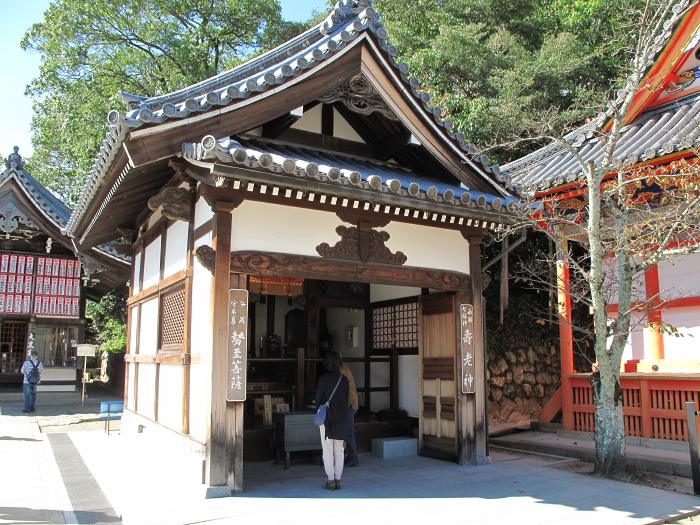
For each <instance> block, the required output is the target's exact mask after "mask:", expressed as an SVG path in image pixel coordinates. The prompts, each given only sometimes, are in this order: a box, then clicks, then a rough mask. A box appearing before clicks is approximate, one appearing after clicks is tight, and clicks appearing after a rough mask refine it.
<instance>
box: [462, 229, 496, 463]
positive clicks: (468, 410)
mask: <svg viewBox="0 0 700 525" xmlns="http://www.w3.org/2000/svg"><path fill="white" fill-rule="evenodd" d="M465 238H466V239H467V241H468V242H469V275H470V276H471V294H469V293H468V292H465V291H460V292H458V293H457V296H456V301H457V306H456V308H455V311H456V321H455V322H456V323H459V313H458V310H459V304H460V303H461V302H469V295H471V304H472V305H473V307H474V333H473V347H472V350H473V352H474V387H475V392H476V393H475V394H461V393H460V394H459V399H460V405H461V408H460V422H459V426H458V428H459V433H460V436H459V443H458V454H459V457H458V461H459V463H460V464H473V465H481V464H484V463H490V462H491V459H490V458H489V456H488V444H487V440H488V427H487V419H488V412H487V397H488V389H487V385H486V347H485V344H484V341H485V340H484V328H485V324H484V310H483V304H482V297H481V293H482V283H481V237H478V236H465ZM456 333H457V334H460V333H461V326H459V325H458V326H457V332H456ZM458 337H459V336H458ZM459 344H460V343H459V339H458V340H457V341H456V346H455V351H456V352H457V354H456V358H457V359H456V360H455V361H458V360H459V359H460V358H461V353H460V351H459V348H460V346H459ZM456 364H457V365H458V370H459V373H458V375H457V387H458V388H459V392H461V375H462V374H461V369H462V368H461V363H459V362H458V363H456Z"/></svg>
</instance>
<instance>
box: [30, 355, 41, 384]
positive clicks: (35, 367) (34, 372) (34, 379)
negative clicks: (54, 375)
mask: <svg viewBox="0 0 700 525" xmlns="http://www.w3.org/2000/svg"><path fill="white" fill-rule="evenodd" d="M29 362H30V363H31V364H32V369H31V370H30V371H29V372H27V383H29V384H30V385H36V384H37V383H39V379H40V373H39V361H37V362H36V364H34V361H32V360H31V359H30V360H29Z"/></svg>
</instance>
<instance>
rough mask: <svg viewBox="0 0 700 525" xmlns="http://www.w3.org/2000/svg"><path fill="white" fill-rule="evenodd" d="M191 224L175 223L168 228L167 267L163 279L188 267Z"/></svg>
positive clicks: (166, 237)
mask: <svg viewBox="0 0 700 525" xmlns="http://www.w3.org/2000/svg"><path fill="white" fill-rule="evenodd" d="M188 230H189V223H187V222H184V221H175V222H174V223H173V224H171V225H170V226H169V227H168V232H167V234H166V236H165V267H164V269H163V279H165V278H166V277H168V276H170V275H173V274H174V273H177V272H179V271H181V270H184V269H185V267H186V266H187V233H188Z"/></svg>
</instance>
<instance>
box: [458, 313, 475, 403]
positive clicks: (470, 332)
mask: <svg viewBox="0 0 700 525" xmlns="http://www.w3.org/2000/svg"><path fill="white" fill-rule="evenodd" d="M459 326H460V348H461V350H462V356H461V357H462V393H463V394H473V393H475V392H476V389H475V385H474V306H473V305H471V304H460V305H459Z"/></svg>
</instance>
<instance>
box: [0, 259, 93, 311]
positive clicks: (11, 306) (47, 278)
mask: <svg viewBox="0 0 700 525" xmlns="http://www.w3.org/2000/svg"><path fill="white" fill-rule="evenodd" d="M80 292H81V290H80V261H77V260H75V259H68V258H65V257H48V256H40V255H26V254H14V253H0V313H12V314H27V315H32V314H33V315H36V316H49V317H78V316H79V313H80Z"/></svg>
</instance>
